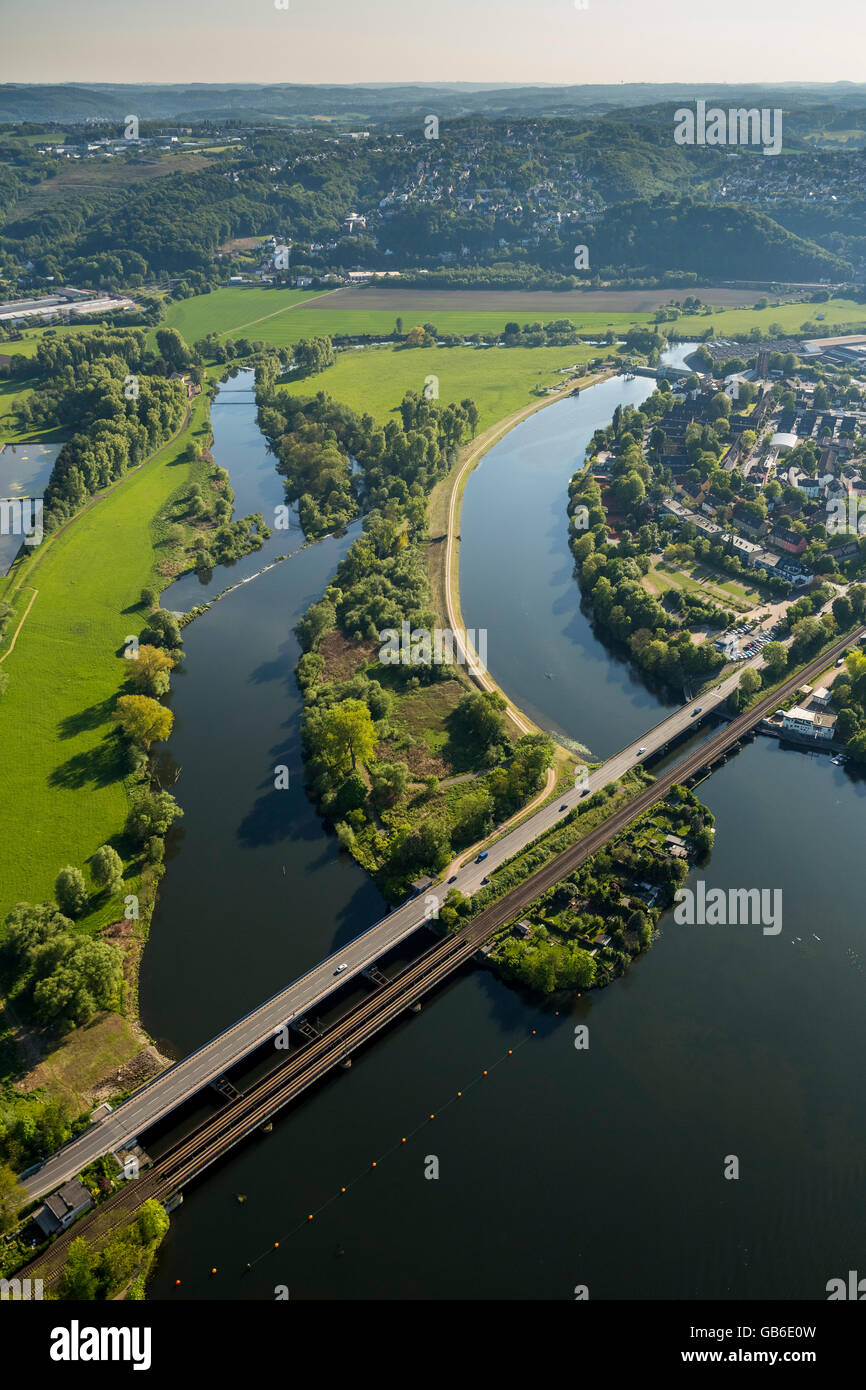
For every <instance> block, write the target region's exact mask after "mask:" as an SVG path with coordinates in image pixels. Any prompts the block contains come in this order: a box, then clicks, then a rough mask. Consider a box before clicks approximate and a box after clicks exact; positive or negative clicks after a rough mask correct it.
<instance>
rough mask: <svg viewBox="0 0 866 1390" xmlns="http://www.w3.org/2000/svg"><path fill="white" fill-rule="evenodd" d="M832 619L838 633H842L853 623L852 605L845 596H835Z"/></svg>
mask: <svg viewBox="0 0 866 1390" xmlns="http://www.w3.org/2000/svg"><path fill="white" fill-rule="evenodd" d="M833 617H834V618H835V619H836V624H837V626H838V628H839V631H840V632H844V631H845V630H846V628H849V627H850V626H851V624H852V623H853V621H854V605H853V604H852V602H851V600H850V598H848V596H847V595H846V594H837V596H836V598H834V600H833Z"/></svg>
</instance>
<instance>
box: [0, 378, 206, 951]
mask: <svg viewBox="0 0 866 1390" xmlns="http://www.w3.org/2000/svg"><path fill="white" fill-rule="evenodd" d="M190 429H192V430H196V431H201V436H200V437H201V442H202V443H205V442H206V436H207V431H208V429H209V426H208V421H207V399H206V397H205V396H204V395H202V396H200V397H199V398H198V399H197V401H196V403H195V408H194V411H193V416H192V420H191V424H190ZM189 438H190V431H189V430H187V431H184V433H183V434H182V435H181V436H180V438H179V439H178V440H177V441H176V442H175V443H172V444H168V445H166V446H165V447H164V449H163V450H162V451H160V452H159V453H158V454H157V455H155V457H154V458H153V459H152V460H150V461H149V462H148V463H146V464H145V465H144V466H143V467H142V468H141V470H140V471H139V472H136V473H132V474H130V475H129V476H128V477H127V478H125V479H124V480H123V481H122V482H121V483H120V484H119V485H118V486H117V487H116V488H115V489H114V490H113V491H112V492H110V493H109V494H108V495H107V496H105V497H104V498H103V499H102V500H101V501H99V502H98V503H97V504H96V505H95V506H94V507H93V508H92V509H91V510H90V511H87V512H85V513H83V514H82V515H81V516H79V517H78V519H77V520H75V521H74V522H73V523H72V524H71V525H70V526H69V527H68V529H66V530H65V531H64V532H62V533H61V534H59V535H57V536H56V537H55V538H54V539H52V540H46V541H44V542H43V545H42V547H40V548H39V549H38V550H37V551H36V552H35V554H34V555H33V557H32V558H30V559H28V560H26V561H25V562H24V564H23V566H21V567H19V568H17V569H16V570H15V571H14V572H13V574H12V575H10V576H9V577H8V578H7V579H6V580H4V581H0V597H5V598H7V599H11V600H12V601H14V602H15V605H16V609H17V612H16V617H15V618H14V620H13V622H12V624H11V628H10V636H11V633H14V631H15V629H16V627H17V625H18V622H19V619H20V616H21V615H22V614H23V613H24V610H25V609H26V607H27V604H28V602H29V601H30V598H31V595H32V590H33V588H36V589H37V590H38V594H37V596H36V599H35V601H34V603H33V607H32V608H31V610H30V613H29V616H28V617H27V620H26V622H25V624H24V627H23V629H22V631H21V633H20V635H19V637H18V640H17V643H16V645H15V648H14V650H12V651H9V649H8V646H6V647H4V649H3V651H4V652H8V655H7V657H6V660H5V661H4V662H3V665H2V668H0V669H2V670H3V671H4V672H5V673H6V674H8V676H9V678H10V679H9V688H8V690H7V693H6V695H5V696H4V697H3V698H2V702H0V765H2V768H3V789H4V795H3V798H2V801H0V845H2V860H3V872H2V878H0V920H2V918H3V917H4V916H5V914H6V913H7V912H8V911H9V909H10V907H11V906H13V905H14V904H15V903H16V902H20V901H24V900H26V901H31V902H33V901H40V900H46V899H47V900H50V899H52V897H53V887H54V879H55V877H56V875H57V872H58V870H59V869H60V868H62V866H63V865H64V864H67V863H71V864H77V865H79V866H80V867H84V865H85V863H86V861H87V860H88V858H89V857H90V856H91V855H92V854H93V852H94V850H96V849H98V847H99V846H100V845H101V844H103V843H105V842H107V841H108V842H112V843H115V845H116V847H117V848H118V849H119V850H120V852H121V853H123V851H124V848H126V847H125V846H124V844H123V843H122V842H120V841H118V839H117V837H118V836H119V835H120V833H121V832H122V829H123V825H124V822H125V819H126V814H127V809H128V800H127V793H126V789H125V785H124V782H123V781H122V780H121V777H120V774H119V769H118V767H117V763H116V758H115V749H116V743H115V741H114V740H112V739H110V738H109V734H110V732H111V729H112V727H113V726H112V724H111V722H110V713H111V709H112V707H113V704H114V700H115V697H116V696H117V694H118V693H119V692H120V689H121V684H122V680H123V676H124V667H123V663H122V661H121V660H119V659H118V652H119V651H121V650H122V647H123V643H124V639H125V637H126V636H127V634H128V633H137V632H139V630H140V629H141V627H142V626H143V623H144V617H145V615H144V612H143V610H142V609H141V608H140V607H138V599H139V594H140V591H141V588H142V586H143V585H146V584H154V585H155V587H157V588H159V587H160V585H161V581H160V580H159V579H158V578H157V576H156V572H155V563H156V561H157V559H158V551H157V550H156V549H155V532H154V529H153V528H152V521H153V519H154V518H155V517H156V516H157V514H159V513H160V512H161V511H162V510H163V508H164V507H165V505H166V503H167V502H168V500H169V499H170V498H171V496H172V494H173V493H175V492H176V491H177V490H178V489H180V488H185V487H186V486H187V483H188V479H189V477H190V470H191V469H193V468H195V467H196V466H197V465H195V464H192V463H190V462H188V461H187V460H186V458H185V457H184V455H185V452H186V448H187V445H188V443H189ZM2 655H3V653H2V652H0V656H2ZM127 869H128V873H130V875H131V877H129V878H128V879H127V884H126V886H125V889H124V891H125V892H127V893H129V892H135V891H137V885H138V879H137V876H136V874H135V870H134V868H132V869H130V867H129V865H128V866H127ZM121 915H122V912H121V908H120V901H119V899H115V900H113V901H108V902H103V903H101V904H99V905H98V906H97V908H96V910H95V911H94V912H92V913H91V915H90V917H89V918H87V919H85V922H84V925H85V927H86V929H89V930H93V929H96V928H97V927H100V926H102V925H104V924H105V923H107V922H110V921H113V920H117V919H118V918H119V917H120V916H121Z"/></svg>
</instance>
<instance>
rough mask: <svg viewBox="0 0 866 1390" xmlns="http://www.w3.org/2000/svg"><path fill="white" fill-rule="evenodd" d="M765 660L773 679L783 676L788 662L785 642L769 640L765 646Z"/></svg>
mask: <svg viewBox="0 0 866 1390" xmlns="http://www.w3.org/2000/svg"><path fill="white" fill-rule="evenodd" d="M764 661H765V663H766V665H767V667H768V669H769V672H770V675H771V676H772V677H773V679H777V678H778V677H779V676H781V674H782V672H783V671H784V669H785V667H786V666H787V664H788V651H787V648H786V647H785V644H784V642H768V643H767V645H766V646H765V648H764Z"/></svg>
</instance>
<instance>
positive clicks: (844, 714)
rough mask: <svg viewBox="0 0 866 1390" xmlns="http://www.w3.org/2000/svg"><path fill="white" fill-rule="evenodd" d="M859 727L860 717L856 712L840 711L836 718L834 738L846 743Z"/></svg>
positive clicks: (849, 710)
mask: <svg viewBox="0 0 866 1390" xmlns="http://www.w3.org/2000/svg"><path fill="white" fill-rule="evenodd" d="M860 725H861V721H860V716H859V715H858V714H857V711H856V710H853V709H840V710H839V713H838V714H837V716H836V737H837V738H841V740H842V742H843V743H848V742H849V741H850V740H851V739H852V738H853V737H854V735H855V734H856V733H858V732H859V729H860Z"/></svg>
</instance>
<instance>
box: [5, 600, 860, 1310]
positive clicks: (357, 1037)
mask: <svg viewBox="0 0 866 1390" xmlns="http://www.w3.org/2000/svg"><path fill="white" fill-rule="evenodd" d="M864 633H866V627H864V628H860V629H858V630H857V631H856V632H855V633H854V634H853V635H849V636H848V637H846V638H844V639H840V640H839V641H838V642H835V643H834V644H833V645H832V647H830V648H829V649H828V650H827V651H825V652H824V653H822V655H821V656H819V657H816V658H815V659H814V660H813V661H811V662H809V663H808V665H807V666H806V667H804V668H803V669H802V670H800V671H799V672H798V673H797V674H796V675H794V676H791V677H790V678H789V679H788V680H787V681H786V682H784V684H783V685H782V686H780V687H779V688H778V689H777V690H775V691H774V692H773V693H772V694H770V695H768V696H767V697H766V698H765V699H764V700H761V701H760V702H759V703H758V704H757V705H756V706H754V707H753V708H752V709H750V710H748V711H747V712H746V713H745V714H741V715H738V716H736V717H735V718H734V719H732V720H731V721H730V722H729V723H728V724H727V725H726V726H725V727H724V728H723V729H720V730H719V731H718V732H717V733H716V734H714V735H713V736H712V737H711V738H709V739H707V740H706V741H705V742H704V743H702V744H700V746H699V747H698V748H695V749H693V750H692V751H691V752H690V753H688V754H687V755H686V756H685V757H684V758H683V759H681V760H680V761H679V762H678V763H676V764H675V765H674V766H673V767H671V768H668V769H666V770H665V771H664V772H663V773H661V774H660V776H659V777H658V778H657V779H656V780H655V781H654V782H653V784H652V785H651V786H650V787H647V788H645V790H644V791H642V792H641V793H640V794H639V795H638V796H636V797H634V798H633V799H632V800H631V801H630V802H628V804H627V805H625V806H623V807H620V809H619V810H618V811H616V812H614V814H613V815H612V816H609V817H608V818H607V820H605V821H604V822H603V823H602V824H601V825H600V826H597V827H596V828H595V829H594V830H592V831H590V833H589V834H588V835H585V836H584V837H583V839H581V840H580V841H578V843H577V844H575V845H572V846H571V847H570V848H568V849H566V850H564V851H563V852H562V853H561V854H559V855H557V856H556V857H555V858H553V859H551V860H550V861H549V863H547V864H545V865H542V867H541V868H540V869H537V870H536V872H535V873H534V874H532V875H531V876H530V877H529V878H527V879H525V880H524V882H523V883H521V884H519V885H518V886H517V887H516V888H514V889H513V890H512V891H511V892H510V893H507V894H506V895H505V896H504V897H503V898H500V899H499V901H498V902H495V903H492V904H491V905H490V906H489V907H487V908H485V909H484V910H483V911H482V912H481V913H479V915H478V916H477V917H476V918H474V919H473V920H472V921H471V922H470V923H468V925H467V926H466V927H465V928H461V929H460V930H459V931H458V932H457V933H455V934H454V935H452V936H448V937H444V938H442V939H441V940H439V941H437V942H436V943H435V944H434V945H433V946H431V947H430V948H429V949H428V950H427V951H426V952H425V953H424V954H423V955H422V956H421V957H419V959H418V960H416V961H414V962H413V963H412V964H411V965H409V966H407V967H406V969H404V970H403V971H401V973H400V974H399V975H397V976H396V977H395V978H394V979H393V980H391V981H390V982H389V983H388V984H386V985H380V986H379V987H378V988H377V989H376V990H375V992H374V993H372V994H371V995H370V996H369V997H368V998H366V999H364V1000H362V1001H361V1002H360V1003H359V1004H357V1005H355V1006H354V1007H353V1008H352V1009H350V1010H349V1012H348V1013H347V1014H345V1015H344V1016H343V1017H342V1018H340V1019H338V1020H337V1021H336V1023H334V1024H333V1025H332V1026H331V1027H330V1028H328V1029H327V1030H326V1031H325V1032H324V1033H323V1034H322V1035H321V1036H320V1037H319V1038H317V1039H315V1040H314V1041H309V1042H306V1043H303V1044H302V1045H301V1046H300V1047H299V1048H298V1050H297V1051H295V1052H294V1053H292V1054H291V1055H290V1056H289V1057H287V1058H286V1060H285V1061H284V1062H282V1063H281V1064H280V1065H279V1066H278V1067H276V1068H274V1069H273V1070H272V1071H270V1072H268V1073H267V1075H265V1076H264V1077H262V1078H260V1079H259V1080H258V1081H257V1082H255V1083H253V1085H251V1086H250V1087H249V1088H248V1090H246V1091H244V1092H242V1093H241V1095H240V1096H239V1098H238V1099H236V1100H234V1101H231V1102H230V1103H229V1104H227V1105H226V1106H225V1107H223V1109H221V1110H220V1111H219V1112H218V1113H217V1114H216V1115H214V1116H212V1117H211V1118H210V1119H209V1120H206V1121H205V1122H204V1123H203V1124H201V1125H199V1126H198V1127H197V1128H196V1129H195V1130H194V1131H193V1132H192V1133H191V1134H189V1135H187V1136H186V1137H185V1138H184V1139H181V1140H179V1141H178V1143H177V1144H176V1145H174V1147H173V1148H171V1149H169V1150H168V1152H167V1153H165V1154H163V1155H162V1156H161V1157H160V1158H159V1159H158V1160H157V1161H156V1162H155V1164H154V1165H153V1167H152V1168H151V1169H149V1170H148V1171H147V1172H145V1173H144V1174H143V1175H142V1176H141V1177H139V1178H138V1179H136V1180H134V1181H132V1182H130V1183H129V1184H127V1186H126V1187H125V1188H124V1189H123V1190H122V1191H121V1192H118V1193H117V1194H115V1196H113V1197H111V1198H109V1200H108V1201H107V1202H105V1203H103V1205H102V1206H101V1207H99V1208H98V1209H97V1210H96V1211H95V1212H94V1213H93V1215H92V1216H90V1217H88V1218H85V1220H84V1221H79V1222H78V1223H76V1225H75V1226H74V1227H72V1228H71V1229H70V1230H69V1231H66V1232H64V1233H63V1234H62V1235H60V1236H59V1237H58V1238H57V1239H56V1240H55V1242H54V1243H53V1245H52V1246H51V1247H50V1249H49V1250H48V1251H46V1252H45V1254H44V1255H43V1256H41V1257H39V1258H37V1259H36V1260H35V1261H33V1262H32V1264H31V1265H30V1266H28V1267H27V1269H26V1270H24V1271H22V1273H24V1274H26V1275H32V1276H35V1277H41V1278H42V1279H43V1280H44V1281H45V1284H46V1286H47V1287H49V1288H50V1287H52V1286H53V1285H56V1283H57V1280H58V1279H59V1277H60V1274H61V1272H62V1270H63V1266H64V1264H65V1262H66V1256H67V1253H68V1248H69V1245H70V1244H71V1242H72V1241H73V1240H75V1239H77V1237H78V1236H81V1235H86V1236H88V1237H89V1238H90V1239H91V1240H92V1239H94V1238H96V1239H100V1240H102V1239H104V1238H105V1237H106V1236H107V1235H110V1234H112V1233H113V1232H114V1231H115V1230H117V1229H119V1228H120V1227H122V1226H124V1225H126V1224H127V1223H128V1222H129V1220H130V1218H131V1217H132V1216H133V1215H134V1214H135V1212H136V1211H137V1210H138V1209H139V1208H140V1207H141V1206H143V1204H144V1203H145V1202H146V1201H148V1200H149V1199H151V1198H157V1199H158V1200H162V1201H167V1200H168V1198H169V1197H171V1196H172V1195H173V1194H174V1193H176V1192H178V1191H179V1190H180V1189H181V1188H182V1187H183V1186H184V1185H185V1184H186V1183H188V1182H190V1181H192V1180H193V1179H194V1178H196V1177H198V1176H199V1175H200V1174H201V1173H203V1172H204V1171H205V1170H206V1169H207V1168H208V1167H210V1166H211V1164H213V1163H215V1162H217V1161H218V1160H219V1159H220V1158H221V1157H223V1155H225V1154H226V1153H228V1152H229V1150H230V1149H232V1148H233V1147H234V1146H235V1145H236V1144H238V1143H240V1142H241V1141H242V1140H243V1139H244V1138H246V1137H247V1136H249V1135H250V1134H251V1133H252V1132H253V1131H254V1130H255V1129H258V1128H260V1127H261V1126H262V1125H263V1124H265V1123H267V1122H268V1121H269V1120H271V1119H272V1118H273V1116H274V1115H276V1114H277V1113H278V1112H279V1111H280V1110H281V1109H282V1108H283V1107H284V1106H285V1105H287V1104H289V1103H290V1102H291V1101H293V1100H295V1099H296V1098H297V1097H298V1096H299V1095H301V1094H302V1093H303V1092H304V1091H305V1090H307V1089H308V1088H309V1087H310V1086H313V1085H315V1083H316V1082H317V1081H319V1080H321V1079H322V1077H324V1076H325V1075H326V1074H327V1073H328V1072H329V1071H330V1070H331V1069H332V1068H334V1067H335V1066H337V1065H338V1064H339V1063H340V1062H342V1061H344V1060H345V1059H346V1058H347V1057H349V1056H350V1055H351V1053H352V1052H354V1051H356V1050H357V1049H358V1048H360V1047H362V1046H364V1044H365V1043H367V1042H369V1041H370V1040H371V1039H372V1038H373V1037H375V1035H376V1034H377V1033H378V1032H380V1031H381V1030H382V1029H383V1028H385V1027H387V1026H388V1024H389V1023H392V1022H393V1021H394V1020H395V1019H396V1018H398V1017H399V1016H400V1014H402V1013H405V1011H406V1009H408V1008H411V1007H412V1005H413V1004H415V1003H417V1001H418V1000H419V999H420V998H421V997H422V995H424V994H425V993H427V992H428V991H429V990H431V989H434V988H435V987H436V986H437V985H439V984H441V983H442V982H443V981H444V980H445V979H447V978H448V976H449V975H451V974H453V972H454V971H455V970H456V969H458V968H459V967H460V966H461V965H463V964H465V963H466V962H467V961H469V960H470V959H471V958H472V956H474V955H475V953H476V952H477V951H478V949H479V947H480V946H481V945H483V944H484V942H485V941H487V940H488V939H489V938H490V937H491V936H492V935H494V934H495V933H496V932H497V931H499V930H500V928H502V927H503V926H505V925H506V924H507V923H508V922H509V921H510V920H511V919H512V918H513V917H515V916H516V914H517V913H518V912H520V911H522V910H523V909H524V908H525V907H527V906H528V904H529V903H531V902H533V901H534V900H535V899H536V898H538V897H539V896H540V895H541V894H542V893H544V892H546V891H547V889H548V888H551V887H553V885H554V884H556V883H558V882H559V880H560V879H562V878H564V877H566V876H567V875H568V874H570V873H572V872H573V871H574V870H575V869H576V868H579V867H580V866H581V865H582V864H583V863H585V861H586V860H587V859H589V858H590V857H591V856H592V855H593V854H595V853H596V852H597V851H598V850H599V849H601V848H602V847H603V846H604V845H606V844H609V843H610V841H611V840H613V839H615V838H616V837H617V835H619V834H620V833H621V832H622V831H623V830H625V829H627V827H628V826H629V825H630V824H631V823H632V822H633V821H635V820H636V819H637V818H638V817H639V816H641V815H643V814H644V812H645V811H647V810H648V809H649V808H650V807H652V806H653V805H654V804H655V803H656V802H657V801H659V800H661V799H662V798H663V797H665V796H666V795H667V794H668V792H669V791H670V789H671V787H673V786H674V785H676V784H678V783H682V782H685V781H687V780H688V779H689V778H691V777H693V776H695V774H696V773H698V772H700V771H701V770H702V769H704V768H709V767H711V766H712V765H713V764H714V763H716V762H718V761H719V760H720V759H721V758H722V757H724V756H725V754H726V753H727V752H728V751H729V749H730V748H732V747H733V746H734V745H735V744H736V743H738V742H739V740H740V739H741V738H742V736H743V734H745V733H747V732H748V731H749V730H750V729H752V728H753V727H754V725H755V724H757V723H758V722H759V721H760V720H761V719H763V718H764V717H765V715H766V714H767V713H768V712H769V711H771V710H773V709H775V708H776V707H777V705H778V704H779V702H780V701H781V700H784V699H785V698H786V697H787V696H788V695H789V694H791V693H792V692H793V691H794V690H796V689H797V688H798V687H799V686H800V685H801V684H802V683H803V682H804V681H807V680H808V679H809V678H810V677H811V676H812V675H815V674H817V673H818V672H819V671H822V670H824V669H826V666H827V664H828V662H830V661H832V660H834V658H835V657H837V656H838V655H839V653H840V652H842V651H843V650H845V649H846V648H847V647H849V646H850V645H851V643H852V642H854V641H856V640H857V639H858V637H860V636H862V635H863V634H864Z"/></svg>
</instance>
